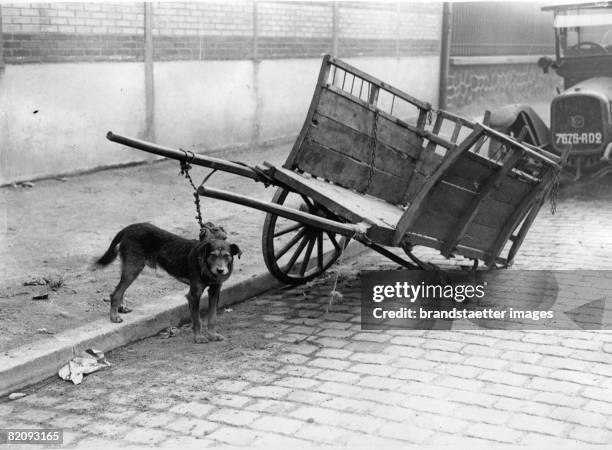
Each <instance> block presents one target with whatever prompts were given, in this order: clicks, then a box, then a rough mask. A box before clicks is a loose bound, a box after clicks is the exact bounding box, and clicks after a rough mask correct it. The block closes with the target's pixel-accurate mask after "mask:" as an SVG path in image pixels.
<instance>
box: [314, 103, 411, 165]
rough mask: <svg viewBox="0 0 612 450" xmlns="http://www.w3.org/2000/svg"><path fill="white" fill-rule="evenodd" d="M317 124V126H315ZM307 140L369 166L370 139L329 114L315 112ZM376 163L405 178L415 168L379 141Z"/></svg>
mask: <svg viewBox="0 0 612 450" xmlns="http://www.w3.org/2000/svg"><path fill="white" fill-rule="evenodd" d="M315 124H316V125H315ZM308 139H309V140H312V141H315V142H317V143H319V144H321V145H323V146H325V147H330V148H333V149H334V150H336V151H338V152H340V153H343V154H345V155H347V156H350V157H352V158H355V159H357V160H359V161H362V162H363V163H364V164H366V165H369V163H370V159H371V152H372V139H371V138H370V137H369V136H367V135H365V134H362V133H359V132H357V131H355V130H353V129H352V128H349V127H348V126H346V125H344V124H341V123H339V122H336V121H334V120H332V119H329V118H328V117H325V116H321V115H319V114H315V117H314V120H313V126H312V127H310V130H309V132H308ZM375 156H376V159H375V166H376V168H378V169H379V170H381V171H383V172H388V173H390V174H392V175H395V176H399V177H402V176H405V177H408V176H409V175H410V174H411V173H412V171H413V170H414V160H413V159H408V157H407V156H406V155H404V154H402V153H400V152H398V151H396V150H394V149H392V148H390V147H387V146H386V145H385V144H383V143H382V142H380V141H378V142H377V146H376V152H375Z"/></svg>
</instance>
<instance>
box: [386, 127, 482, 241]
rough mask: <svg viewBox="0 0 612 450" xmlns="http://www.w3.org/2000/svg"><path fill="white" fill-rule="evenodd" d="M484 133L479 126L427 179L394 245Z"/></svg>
mask: <svg viewBox="0 0 612 450" xmlns="http://www.w3.org/2000/svg"><path fill="white" fill-rule="evenodd" d="M482 132H483V129H482V127H481V126H480V125H478V124H477V125H476V128H475V129H474V131H473V132H472V133H471V134H470V135H469V136H468V137H467V138H466V139H465V140H464V141H463V142H462V143H461V145H459V146H458V147H457V149H456V150H454V151H449V152H448V153H447V155H446V157H445V158H444V160H443V161H442V163H441V164H440V166H439V167H438V169H437V170H436V172H435V173H434V174H433V175H431V176H430V177H429V178H428V179H427V181H426V182H425V184H424V185H423V186H422V187H421V190H420V191H419V192H418V193H417V194H416V195H415V197H414V200H413V202H412V203H411V205H410V206H409V207H408V209H407V210H406V212H405V213H404V215H403V216H402V218H401V219H400V221H399V222H398V224H397V227H396V230H395V236H394V239H393V241H394V242H393V243H394V245H399V244H400V241H401V240H402V237H403V236H404V234H405V233H406V231H408V230H409V229H410V228H411V227H412V225H413V224H414V222H415V221H416V220H417V218H418V214H419V212H420V210H421V209H422V207H423V204H424V203H425V200H426V199H427V197H428V195H429V193H430V191H431V189H432V188H433V186H434V185H435V184H436V183H437V182H438V181H440V179H442V177H443V176H444V174H445V173H446V171H447V170H448V169H449V167H451V166H452V165H453V164H454V163H455V161H457V159H458V158H459V157H460V156H461V155H462V154H463V153H464V152H467V151H468V150H469V149H470V147H471V146H472V145H474V143H475V142H476V141H477V140H478V139H479V138H480V136H481V135H482Z"/></svg>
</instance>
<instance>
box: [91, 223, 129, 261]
mask: <svg viewBox="0 0 612 450" xmlns="http://www.w3.org/2000/svg"><path fill="white" fill-rule="evenodd" d="M122 238H123V230H121V231H120V232H119V233H117V235H116V236H115V237H114V239H113V241H112V242H111V243H110V246H109V247H108V250H106V253H104V254H103V255H102V256H101V257H100V258H98V259H97V260H96V261H94V266H98V267H106V266H108V265H109V264H110V263H112V262H113V261H114V260H115V258H116V257H117V246H118V245H119V243H120V242H121V239H122Z"/></svg>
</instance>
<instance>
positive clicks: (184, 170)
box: [180, 148, 212, 230]
mask: <svg viewBox="0 0 612 450" xmlns="http://www.w3.org/2000/svg"><path fill="white" fill-rule="evenodd" d="M180 150H182V151H183V153H185V156H188V157H189V161H187V160H184V161H181V162H180V164H181V173H180V175H183V176H184V177H185V178H187V181H189V184H190V185H191V187H192V188H193V198H194V203H195V207H196V212H197V214H196V216H195V218H196V220H197V221H198V224H199V225H200V230H201V229H203V228H204V222H203V221H202V211H201V209H200V195H199V194H198V188H197V187H196V186H195V184H194V183H193V180H192V179H191V175H190V174H189V171H190V170H191V161H193V158H195V155H194V153H193V152H191V151H190V152H189V153H191V156H189V155H187V152H186V151H185V150H183V149H182V148H181V149H180ZM211 175H212V174H211ZM209 177H210V175H209ZM206 179H208V177H207V178H206ZM204 181H206V180H204ZM202 184H204V182H202Z"/></svg>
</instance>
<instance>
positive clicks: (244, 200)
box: [198, 186, 367, 237]
mask: <svg viewBox="0 0 612 450" xmlns="http://www.w3.org/2000/svg"><path fill="white" fill-rule="evenodd" d="M198 194H200V195H201V196H203V197H211V198H216V199H218V200H225V201H229V202H232V203H237V204H239V205H244V206H248V207H249V208H255V209H259V210H260V211H265V212H268V213H272V214H276V215H277V216H281V217H284V218H286V219H290V220H295V221H296V222H300V223H303V224H304V225H308V226H311V227H315V228H320V229H322V230H325V231H329V232H330V233H337V234H340V235H343V236H349V237H356V236H359V235H361V234H365V232H366V231H367V228H365V227H364V226H363V225H361V224H359V225H355V224H350V223H342V222H336V221H335V220H330V219H326V218H324V217H320V216H317V215H315V214H309V213H307V212H303V211H298V210H296V209H293V208H287V207H286V206H281V205H277V204H276V203H270V202H264V201H261V200H257V199H255V198H252V197H247V196H245V195H240V194H234V193H232V192H228V191H223V190H220V189H214V188H209V187H206V186H200V187H199V188H198Z"/></svg>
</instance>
